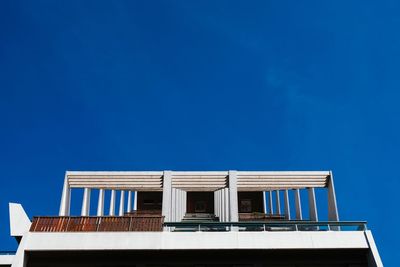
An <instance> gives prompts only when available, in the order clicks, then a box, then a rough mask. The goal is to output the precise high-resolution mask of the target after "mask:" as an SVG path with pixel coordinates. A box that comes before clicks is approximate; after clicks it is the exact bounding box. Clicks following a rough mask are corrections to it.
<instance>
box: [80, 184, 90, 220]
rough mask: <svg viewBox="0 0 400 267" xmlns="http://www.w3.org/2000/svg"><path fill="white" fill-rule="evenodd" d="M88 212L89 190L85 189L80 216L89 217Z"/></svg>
mask: <svg viewBox="0 0 400 267" xmlns="http://www.w3.org/2000/svg"><path fill="white" fill-rule="evenodd" d="M89 210H90V188H85V189H84V191H83V199H82V209H81V216H89Z"/></svg>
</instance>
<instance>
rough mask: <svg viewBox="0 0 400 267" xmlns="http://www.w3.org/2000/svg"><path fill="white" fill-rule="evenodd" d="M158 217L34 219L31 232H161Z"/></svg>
mask: <svg viewBox="0 0 400 267" xmlns="http://www.w3.org/2000/svg"><path fill="white" fill-rule="evenodd" d="M163 222H164V218H163V217H162V216H159V215H135V216H124V217H113V216H109V217H34V218H33V222H32V225H31V228H30V231H31V232H161V231H162V230H163Z"/></svg>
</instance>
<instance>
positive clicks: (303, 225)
mask: <svg viewBox="0 0 400 267" xmlns="http://www.w3.org/2000/svg"><path fill="white" fill-rule="evenodd" d="M164 226H165V227H166V229H168V230H169V231H171V232H199V231H200V232H228V231H259V232H263V231H272V232H279V231H281V232H282V231H285V232H286V231H365V230H366V229H367V223H366V222H364V221H357V222H353V221H351V222H345V221H343V222H312V221H280V222H235V223H229V222H165V223H164Z"/></svg>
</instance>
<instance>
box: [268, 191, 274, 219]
mask: <svg viewBox="0 0 400 267" xmlns="http://www.w3.org/2000/svg"><path fill="white" fill-rule="evenodd" d="M268 198H269V213H270V214H271V215H272V214H274V201H273V200H272V191H269V192H268Z"/></svg>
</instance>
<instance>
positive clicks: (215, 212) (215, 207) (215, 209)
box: [214, 191, 218, 217]
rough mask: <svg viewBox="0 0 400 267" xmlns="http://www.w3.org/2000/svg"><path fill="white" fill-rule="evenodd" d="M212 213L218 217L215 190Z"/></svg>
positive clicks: (215, 192)
mask: <svg viewBox="0 0 400 267" xmlns="http://www.w3.org/2000/svg"><path fill="white" fill-rule="evenodd" d="M214 214H215V216H217V217H218V201H217V191H214Z"/></svg>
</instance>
